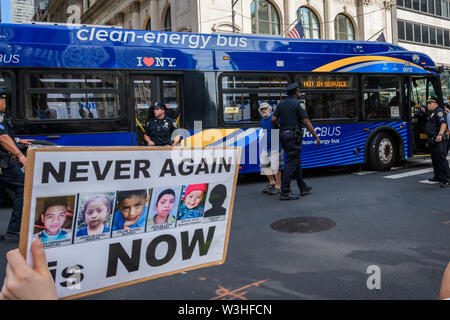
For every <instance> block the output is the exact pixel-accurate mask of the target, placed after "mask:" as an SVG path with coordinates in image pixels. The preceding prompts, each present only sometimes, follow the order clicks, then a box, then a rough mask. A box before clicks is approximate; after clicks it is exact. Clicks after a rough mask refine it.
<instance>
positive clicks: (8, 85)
mask: <svg viewBox="0 0 450 320" xmlns="http://www.w3.org/2000/svg"><path fill="white" fill-rule="evenodd" d="M0 89H3V90H5V91H6V111H5V113H6V117H7V118H10V117H11V114H12V108H11V105H12V101H11V93H12V75H11V74H10V73H8V72H0Z"/></svg>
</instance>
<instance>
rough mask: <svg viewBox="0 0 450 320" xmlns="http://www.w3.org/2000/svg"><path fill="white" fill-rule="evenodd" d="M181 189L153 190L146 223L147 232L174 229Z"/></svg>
mask: <svg viewBox="0 0 450 320" xmlns="http://www.w3.org/2000/svg"><path fill="white" fill-rule="evenodd" d="M180 193H181V187H176V188H158V189H154V190H153V200H152V204H151V206H150V214H149V219H148V223H147V231H155V230H161V229H167V228H173V227H175V222H176V215H177V207H178V201H179V199H180Z"/></svg>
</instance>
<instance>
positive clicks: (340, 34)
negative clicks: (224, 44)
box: [48, 0, 392, 41]
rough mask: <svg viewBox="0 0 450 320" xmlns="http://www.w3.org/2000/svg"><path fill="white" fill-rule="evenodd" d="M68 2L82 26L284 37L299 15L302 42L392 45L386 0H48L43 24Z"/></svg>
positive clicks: (58, 18)
mask: <svg viewBox="0 0 450 320" xmlns="http://www.w3.org/2000/svg"><path fill="white" fill-rule="evenodd" d="M232 3H235V4H234V7H233V10H232ZM71 4H76V5H79V6H80V8H81V12H82V14H81V23H83V24H96V25H114V26H120V27H123V28H130V29H144V30H170V31H175V32H199V33H211V32H240V33H259V34H272V35H280V36H286V35H287V33H288V32H289V30H290V29H291V28H292V27H293V26H294V25H295V24H296V23H297V22H298V21H299V19H300V17H301V21H302V23H303V27H304V30H305V36H306V37H307V38H322V39H350V40H374V37H375V38H376V37H377V36H378V35H379V34H381V33H382V32H383V33H384V36H385V37H386V40H387V41H392V38H391V36H390V34H391V33H390V31H389V30H391V29H392V27H391V23H392V21H391V20H392V19H391V13H390V12H391V2H390V1H383V0H237V1H236V0H229V1H227V0H171V1H169V0H117V1H108V0H69V1H67V0H66V1H63V0H53V1H52V0H50V2H49V8H48V21H51V22H66V21H65V20H64V19H65V18H66V17H67V14H64V13H63V12H64V11H65V10H64V9H66V8H67V7H68V6H70V5H71ZM233 12H234V15H233ZM233 16H234V17H233Z"/></svg>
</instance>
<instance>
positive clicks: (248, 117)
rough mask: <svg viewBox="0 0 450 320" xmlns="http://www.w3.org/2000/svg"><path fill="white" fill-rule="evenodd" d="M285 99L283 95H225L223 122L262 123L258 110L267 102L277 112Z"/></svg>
mask: <svg viewBox="0 0 450 320" xmlns="http://www.w3.org/2000/svg"><path fill="white" fill-rule="evenodd" d="M282 99H283V96H282V94H281V93H270V92H268V93H241V94H229V93H227V94H223V120H224V122H225V123H234V122H254V121H260V120H261V115H260V114H259V111H258V108H259V105H260V104H261V103H262V102H267V103H268V104H270V105H271V106H272V109H273V110H275V108H276V107H277V105H278V103H280V101H281V100H282Z"/></svg>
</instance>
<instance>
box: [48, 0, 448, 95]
mask: <svg viewBox="0 0 450 320" xmlns="http://www.w3.org/2000/svg"><path fill="white" fill-rule="evenodd" d="M232 4H234V6H233V5H232ZM72 5H76V6H78V7H79V8H80V19H79V22H80V23H83V24H92V25H110V26H118V27H123V28H127V29H142V30H155V31H158V30H166V31H174V32H196V33H211V32H239V33H247V34H252V33H257V34H269V35H274V36H282V37H286V36H287V34H288V32H289V31H290V30H291V29H292V28H293V27H294V26H295V25H296V23H297V22H298V21H300V20H301V22H302V26H303V30H304V35H305V38H314V39H339V40H361V41H374V40H377V39H380V36H381V38H382V39H384V40H385V41H387V42H391V43H394V44H399V45H401V46H403V47H405V48H406V49H409V50H414V51H420V52H424V53H426V54H428V55H429V56H430V57H431V58H432V59H433V60H434V61H435V62H436V63H437V64H439V65H444V66H445V67H449V68H450V54H449V53H450V51H449V50H450V43H449V42H450V38H449V32H450V23H449V16H450V5H449V0H392V1H387V0H115V1H108V0H50V1H49V6H48V9H47V10H46V11H45V13H44V15H43V16H44V18H45V19H44V18H43V19H42V20H44V21H49V22H68V19H70V17H71V14H72V13H71V12H69V13H68V12H67V11H68V8H69V7H70V6H72ZM232 6H233V7H232ZM442 82H443V87H444V90H445V93H444V94H445V95H447V96H450V91H449V90H450V77H449V76H448V72H446V73H444V74H443V76H442Z"/></svg>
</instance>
